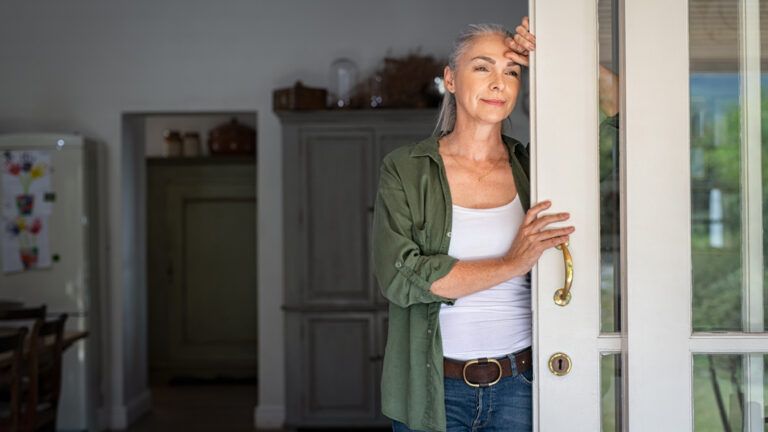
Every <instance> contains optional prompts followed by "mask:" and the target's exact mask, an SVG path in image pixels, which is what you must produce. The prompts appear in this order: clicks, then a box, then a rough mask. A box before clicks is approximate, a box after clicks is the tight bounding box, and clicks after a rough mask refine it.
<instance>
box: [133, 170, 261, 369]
mask: <svg viewBox="0 0 768 432" xmlns="http://www.w3.org/2000/svg"><path fill="white" fill-rule="evenodd" d="M255 173H256V171H255V161H254V160H253V159H243V158H231V159H230V158H224V159H218V158H197V159H170V158H169V159H164V158H153V159H150V160H149V163H148V170H147V185H148V190H147V196H148V206H147V217H148V239H147V246H148V250H147V254H148V270H149V296H148V297H149V324H150V325H149V329H150V334H149V341H150V373H151V380H152V381H153V382H166V381H167V380H168V379H169V378H173V377H201V378H211V377H217V376H222V377H233V378H245V377H255V376H256V374H257V346H258V345H257V340H256V335H257V314H256V311H257V307H258V306H257V272H256V218H257V215H256V177H255Z"/></svg>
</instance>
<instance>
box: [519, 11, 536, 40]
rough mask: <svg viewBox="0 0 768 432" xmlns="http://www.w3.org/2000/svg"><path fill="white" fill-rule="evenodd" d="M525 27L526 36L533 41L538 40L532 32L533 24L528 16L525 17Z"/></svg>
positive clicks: (523, 24)
mask: <svg viewBox="0 0 768 432" xmlns="http://www.w3.org/2000/svg"><path fill="white" fill-rule="evenodd" d="M522 26H523V28H524V29H525V35H524V36H525V37H526V39H529V40H530V41H531V42H536V36H535V35H534V34H533V33H531V26H530V22H529V21H528V17H523V23H522Z"/></svg>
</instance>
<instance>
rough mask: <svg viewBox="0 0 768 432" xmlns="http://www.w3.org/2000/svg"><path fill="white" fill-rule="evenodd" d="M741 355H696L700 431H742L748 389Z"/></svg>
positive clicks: (697, 426)
mask: <svg viewBox="0 0 768 432" xmlns="http://www.w3.org/2000/svg"><path fill="white" fill-rule="evenodd" d="M742 361H743V357H742V356H741V355H738V354H736V355H710V354H701V355H694V356H693V423H694V430H695V431H696V432H703V431H713V432H714V431H718V432H720V431H731V432H736V431H741V430H742V429H743V423H744V420H743V419H744V386H743V376H744V374H743V372H742Z"/></svg>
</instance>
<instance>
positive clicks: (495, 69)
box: [444, 34, 521, 124]
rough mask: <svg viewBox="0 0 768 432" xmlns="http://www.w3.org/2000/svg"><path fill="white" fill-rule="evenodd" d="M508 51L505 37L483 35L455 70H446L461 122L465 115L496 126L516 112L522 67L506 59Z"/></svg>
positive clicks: (465, 54) (473, 41) (447, 87)
mask: <svg viewBox="0 0 768 432" xmlns="http://www.w3.org/2000/svg"><path fill="white" fill-rule="evenodd" d="M508 50H509V47H508V46H507V45H506V44H505V43H504V36H502V35H496V34H494V35H485V36H479V37H476V38H474V39H473V40H472V42H470V43H469V46H468V47H467V49H465V50H464V52H463V53H462V54H461V55H460V56H459V58H458V59H457V61H456V69H455V70H451V69H450V68H449V67H446V68H445V71H444V78H445V87H446V89H447V90H448V91H450V92H451V93H453V94H454V95H455V96H456V109H457V113H456V115H457V119H458V117H459V116H462V115H464V116H469V117H470V118H471V119H472V120H473V121H476V122H481V123H491V124H495V123H499V122H501V121H503V120H504V119H505V118H507V117H508V116H509V115H510V114H511V113H512V110H513V109H514V108H515V102H516V101H517V93H518V91H519V90H520V75H521V66H520V65H519V64H517V63H515V62H513V61H511V60H510V59H509V58H507V57H505V56H504V53H505V52H506V51H508Z"/></svg>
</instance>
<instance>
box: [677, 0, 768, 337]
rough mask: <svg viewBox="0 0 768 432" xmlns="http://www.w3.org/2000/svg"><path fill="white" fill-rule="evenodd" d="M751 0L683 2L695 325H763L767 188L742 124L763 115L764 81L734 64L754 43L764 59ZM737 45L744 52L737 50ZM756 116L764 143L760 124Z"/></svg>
mask: <svg viewBox="0 0 768 432" xmlns="http://www.w3.org/2000/svg"><path fill="white" fill-rule="evenodd" d="M750 3H751V4H752V5H756V4H757V3H753V2H746V1H740V0H690V1H689V20H690V21H689V29H690V34H689V36H690V40H689V43H690V56H691V57H690V116H691V117H690V134H691V135H690V136H691V142H690V145H691V154H690V173H691V249H692V250H691V257H692V265H693V275H692V276H693V304H692V307H693V310H692V315H693V329H694V331H751V332H754V331H763V330H764V329H765V326H764V318H763V315H764V312H765V309H766V303H765V297H766V296H765V295H763V293H764V290H765V288H764V287H765V286H766V284H765V282H764V281H765V274H764V269H765V264H764V263H765V255H764V253H763V250H764V249H765V242H766V236H765V235H764V234H762V239H760V236H761V234H760V232H761V230H760V228H761V226H764V225H765V224H763V221H764V220H765V215H766V212H765V205H766V200H765V195H764V193H765V192H764V191H766V190H768V188H767V187H766V176H765V171H766V170H765V167H766V164H765V161H766V159H765V153H766V152H765V150H763V151H762V152H761V147H764V145H762V144H761V137H760V134H759V133H758V134H755V133H752V132H750V131H751V130H752V129H750V128H752V127H757V126H759V125H760V123H761V116H762V117H765V115H761V111H762V112H763V113H765V112H766V111H765V104H760V103H759V99H758V98H760V97H761V94H760V92H758V91H757V87H758V84H757V83H758V82H760V81H762V82H765V79H762V80H760V75H759V72H758V71H757V66H754V67H752V66H750V67H746V68H745V67H744V66H743V65H744V64H745V62H749V61H751V60H750V59H752V58H754V59H757V55H758V51H761V52H762V55H761V57H762V59H763V60H764V61H763V63H765V59H766V58H768V50H767V48H768V47H766V44H765V43H764V42H763V43H761V39H765V37H763V38H761V37H760V35H761V32H760V30H759V28H758V27H762V28H766V25H768V19H766V18H767V17H768V15H766V12H768V9H767V8H766V6H765V4H763V5H761V6H760V19H759V20H754V23H753V22H752V21H742V20H741V19H740V17H743V16H745V15H746V14H745V13H742V12H745V8H752V7H755V6H750ZM762 3H765V2H762ZM747 13H751V12H749V11H748V12H747ZM756 15H757V13H756V9H755V13H754V16H756ZM750 16H753V15H750ZM757 21H760V24H759V26H758V25H757ZM762 34H763V35H766V32H765V31H763V32H762ZM760 45H763V47H762V49H761V47H760ZM740 53H746V54H745V55H744V57H743V58H742V56H741V55H740ZM756 65H757V63H756ZM751 80H754V81H753V82H754V85H752V84H750V82H752V81H751ZM743 89H747V92H743ZM753 89H754V90H753ZM752 101H754V103H752ZM761 105H762V108H761ZM762 124H763V126H762V143H765V142H766V140H765V125H766V122H765V121H762ZM755 130H756V129H755ZM761 153H762V161H763V163H762V165H763V168H762V174H761V169H760V165H761V163H760V161H761V157H760V155H761ZM745 164H746V165H745ZM750 206H752V207H753V208H754V209H755V211H756V212H757V213H759V212H760V210H761V209H762V218H761V217H753V216H750V217H747V216H748V215H750ZM757 213H754V212H753V213H751V214H752V215H755V214H757ZM761 224H762V225H761ZM747 240H749V241H747ZM755 267H758V268H755ZM755 275H757V276H755ZM761 276H762V277H761ZM761 279H762V280H761Z"/></svg>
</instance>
